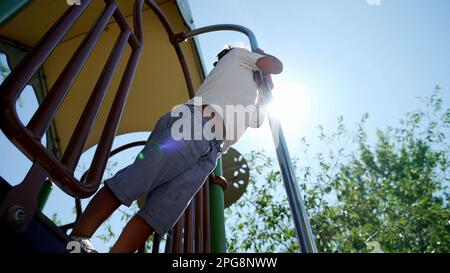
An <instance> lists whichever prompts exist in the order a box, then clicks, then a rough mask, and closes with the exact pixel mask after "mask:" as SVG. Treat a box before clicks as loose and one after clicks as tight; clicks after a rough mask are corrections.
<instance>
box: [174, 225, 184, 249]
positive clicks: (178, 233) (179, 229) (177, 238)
mask: <svg viewBox="0 0 450 273" xmlns="http://www.w3.org/2000/svg"><path fill="white" fill-rule="evenodd" d="M183 222H184V219H183V216H181V217H180V219H179V220H178V222H177V223H176V224H175V227H174V230H173V250H172V252H173V253H181V252H182V249H183V248H182V240H183V239H182V238H183V237H182V233H183Z"/></svg>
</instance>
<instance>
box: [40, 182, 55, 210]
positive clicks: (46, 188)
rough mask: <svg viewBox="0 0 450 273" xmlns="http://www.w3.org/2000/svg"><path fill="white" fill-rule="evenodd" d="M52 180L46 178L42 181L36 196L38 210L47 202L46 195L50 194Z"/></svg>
mask: <svg viewBox="0 0 450 273" xmlns="http://www.w3.org/2000/svg"><path fill="white" fill-rule="evenodd" d="M52 187H53V185H52V182H50V181H49V180H46V181H45V182H44V186H43V187H42V189H41V192H40V193H39V197H38V210H39V211H42V210H43V209H44V206H45V204H46V203H47V200H48V197H49V196H50V192H51V191H52Z"/></svg>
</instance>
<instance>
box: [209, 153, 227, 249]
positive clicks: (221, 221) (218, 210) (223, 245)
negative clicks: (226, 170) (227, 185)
mask: <svg viewBox="0 0 450 273" xmlns="http://www.w3.org/2000/svg"><path fill="white" fill-rule="evenodd" d="M214 174H215V175H216V176H222V157H220V158H219V159H218V160H217V166H216V169H215V170H214ZM208 179H209V178H208ZM206 182H207V183H208V181H206ZM209 196H210V197H209V210H210V215H211V216H210V225H211V253H226V252H227V240H226V235H225V215H224V211H225V205H224V204H225V201H224V200H225V197H224V191H223V188H222V187H221V186H220V185H218V184H215V183H211V184H210V188H209Z"/></svg>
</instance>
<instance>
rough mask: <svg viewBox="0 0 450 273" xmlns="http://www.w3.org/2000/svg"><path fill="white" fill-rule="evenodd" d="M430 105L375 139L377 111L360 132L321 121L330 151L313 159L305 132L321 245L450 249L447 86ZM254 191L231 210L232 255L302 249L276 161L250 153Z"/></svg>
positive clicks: (313, 216) (306, 175)
mask: <svg viewBox="0 0 450 273" xmlns="http://www.w3.org/2000/svg"><path fill="white" fill-rule="evenodd" d="M420 100H421V102H422V103H421V105H422V106H423V109H419V110H416V111H413V112H410V113H407V115H406V117H405V118H404V119H402V120H400V123H399V125H397V126H396V127H388V128H386V129H385V130H377V132H376V136H372V138H374V140H371V139H370V137H369V136H368V134H367V132H366V131H367V130H366V127H365V124H366V121H367V119H368V117H369V116H368V114H365V115H363V117H362V119H361V120H360V121H359V122H358V123H357V125H356V126H355V128H354V129H352V130H349V129H347V128H346V126H345V125H344V121H343V118H342V117H339V118H338V127H337V130H336V131H335V132H334V133H331V134H327V133H326V132H325V129H324V128H323V127H321V126H319V141H320V144H321V145H320V147H322V149H321V150H320V151H319V152H317V153H315V154H314V155H313V156H311V152H310V145H309V144H308V142H307V141H306V140H305V139H302V147H304V151H303V152H302V153H301V154H302V161H299V160H297V161H296V164H294V165H296V166H297V168H296V173H297V174H298V180H299V181H300V188H301V191H302V193H304V200H305V205H306V207H307V210H308V213H309V216H310V222H311V226H312V229H313V232H314V234H315V237H316V243H317V246H318V249H319V251H321V252H369V251H371V247H370V245H373V244H375V245H377V244H379V245H380V247H381V250H382V251H384V252H449V251H450V205H449V191H448V186H449V180H450V173H449V143H448V139H447V135H448V131H449V125H450V109H449V108H445V107H443V106H444V102H443V99H442V97H441V88H440V87H439V86H437V87H436V88H435V90H434V92H433V94H432V95H431V96H430V97H426V98H421V99H420ZM247 160H248V162H249V166H251V169H252V170H253V173H252V174H251V181H250V185H249V187H248V189H247V193H246V194H245V195H244V196H243V197H242V198H241V199H240V200H239V201H238V202H237V203H236V204H234V205H233V206H232V207H231V208H229V209H228V210H227V212H226V213H227V217H228V218H227V229H228V233H227V236H228V250H229V251H230V252H243V251H246V252H273V251H280V252H292V251H298V250H299V249H298V246H297V241H296V235H295V231H294V229H293V224H292V219H291V215H290V209H289V205H288V202H287V199H286V197H285V191H284V187H283V182H282V180H281V176H280V173H279V171H278V170H277V169H278V168H277V167H276V162H274V160H273V159H272V158H268V157H267V156H265V155H264V153H262V152H252V153H251V154H249V155H248V156H247Z"/></svg>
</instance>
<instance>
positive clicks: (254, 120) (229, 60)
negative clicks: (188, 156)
mask: <svg viewBox="0 0 450 273" xmlns="http://www.w3.org/2000/svg"><path fill="white" fill-rule="evenodd" d="M262 57H264V56H263V55H261V54H258V53H254V52H250V51H248V50H247V49H244V48H234V49H232V50H231V51H230V52H228V53H227V54H226V55H225V56H224V57H223V58H222V59H221V60H220V61H219V62H218V63H217V65H216V66H215V67H214V69H213V70H212V71H211V73H210V74H209V75H208V77H207V78H206V79H205V81H204V82H203V83H202V85H201V86H200V88H199V89H198V90H197V92H196V95H195V96H194V97H193V98H192V99H190V100H189V101H188V102H187V104H194V105H197V104H199V103H200V104H202V105H209V106H211V107H212V108H214V110H215V111H216V112H217V113H218V114H219V115H221V117H222V119H223V121H224V123H225V131H226V137H225V139H224V143H223V148H222V150H223V152H225V151H226V150H227V149H228V148H229V147H230V146H231V145H233V144H234V143H236V142H237V141H238V140H239V138H240V137H241V136H242V135H243V134H244V132H245V130H246V129H247V128H248V127H253V128H258V127H260V126H261V124H262V123H263V121H264V118H265V115H266V114H265V109H264V106H262V94H260V91H258V89H257V85H256V82H255V80H254V79H253V72H254V71H258V70H259V68H258V67H257V66H256V62H257V61H258V59H260V58H262ZM200 99H201V100H200ZM243 118H244V120H243ZM216 132H217V128H216ZM216 137H217V138H218V139H222V138H223V135H220V133H218V134H217V135H216Z"/></svg>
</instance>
